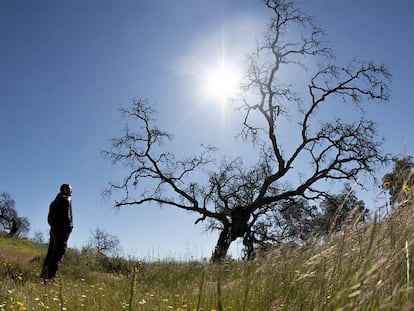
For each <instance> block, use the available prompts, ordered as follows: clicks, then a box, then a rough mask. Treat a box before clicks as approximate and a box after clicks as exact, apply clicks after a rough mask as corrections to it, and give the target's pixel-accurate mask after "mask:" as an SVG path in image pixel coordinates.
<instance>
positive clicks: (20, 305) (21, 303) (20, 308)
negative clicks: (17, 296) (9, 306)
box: [16, 301, 27, 311]
mask: <svg viewBox="0 0 414 311" xmlns="http://www.w3.org/2000/svg"><path fill="white" fill-rule="evenodd" d="M16 304H17V306H18V309H19V310H23V311H25V310H27V308H26V307H25V306H24V303H23V302H21V301H16Z"/></svg>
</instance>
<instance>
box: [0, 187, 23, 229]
mask: <svg viewBox="0 0 414 311" xmlns="http://www.w3.org/2000/svg"><path fill="white" fill-rule="evenodd" d="M0 226H1V227H2V228H3V230H6V231H8V235H9V236H16V237H17V236H21V235H24V234H26V233H27V232H29V229H30V223H29V221H28V220H27V218H25V217H19V216H18V214H17V211H16V208H15V202H14V200H13V199H12V198H11V196H10V195H9V194H8V193H7V192H2V193H0Z"/></svg>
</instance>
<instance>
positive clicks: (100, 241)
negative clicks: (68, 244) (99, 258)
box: [89, 228, 120, 255]
mask: <svg viewBox="0 0 414 311" xmlns="http://www.w3.org/2000/svg"><path fill="white" fill-rule="evenodd" d="M89 245H90V247H91V248H92V249H93V250H95V251H96V252H97V253H98V254H100V255H110V254H112V255H116V254H117V252H118V251H119V250H120V246H119V239H118V237H117V236H115V235H112V234H110V233H108V232H107V231H106V230H104V229H99V228H96V229H95V230H94V231H92V237H91V238H90V241H89Z"/></svg>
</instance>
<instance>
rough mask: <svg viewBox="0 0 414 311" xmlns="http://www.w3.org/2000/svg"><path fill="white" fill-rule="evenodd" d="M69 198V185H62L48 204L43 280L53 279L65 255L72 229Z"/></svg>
mask: <svg viewBox="0 0 414 311" xmlns="http://www.w3.org/2000/svg"><path fill="white" fill-rule="evenodd" d="M71 197H72V187H71V185H69V184H63V185H61V186H60V192H59V193H58V195H57V196H56V198H55V199H54V200H53V201H52V203H50V207H49V214H48V217H47V222H48V223H49V225H50V240H49V248H48V250H47V255H46V258H45V261H44V263H43V268H42V274H41V277H42V278H43V279H53V278H55V276H56V272H57V270H58V264H59V262H60V260H61V259H62V257H63V255H64V254H65V251H66V247H67V241H68V238H69V235H70V233H71V232H72V228H73V219H72V203H71Z"/></svg>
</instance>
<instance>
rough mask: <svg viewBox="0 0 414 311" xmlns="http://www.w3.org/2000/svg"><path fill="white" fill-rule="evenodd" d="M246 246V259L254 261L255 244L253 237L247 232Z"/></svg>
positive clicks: (244, 240) (244, 241)
mask: <svg viewBox="0 0 414 311" xmlns="http://www.w3.org/2000/svg"><path fill="white" fill-rule="evenodd" d="M243 245H244V259H246V260H253V259H254V258H255V257H256V253H255V251H254V244H253V236H252V234H251V233H250V232H247V233H246V234H245V236H244V238H243Z"/></svg>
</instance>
